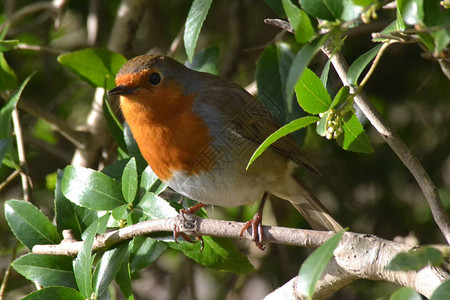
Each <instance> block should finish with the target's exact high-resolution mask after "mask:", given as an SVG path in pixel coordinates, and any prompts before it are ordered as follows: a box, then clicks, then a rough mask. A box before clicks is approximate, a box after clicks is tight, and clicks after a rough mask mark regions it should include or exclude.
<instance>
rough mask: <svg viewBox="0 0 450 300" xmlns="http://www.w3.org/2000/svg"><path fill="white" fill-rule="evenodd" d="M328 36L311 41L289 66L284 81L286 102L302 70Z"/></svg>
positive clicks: (292, 92)
mask: <svg viewBox="0 0 450 300" xmlns="http://www.w3.org/2000/svg"><path fill="white" fill-rule="evenodd" d="M327 38H328V35H327V34H326V35H324V36H322V37H319V38H317V39H315V40H313V41H312V42H311V43H309V44H306V45H305V46H303V47H302V49H300V51H299V52H298V53H297V55H296V56H295V58H294V61H293V62H292V64H291V67H290V69H289V74H288V77H287V79H286V95H285V97H286V101H288V100H290V99H291V98H292V96H293V95H294V87H295V85H296V84H297V81H298V79H299V78H300V76H301V75H302V73H303V70H304V69H305V68H306V66H307V65H308V64H309V62H310V61H311V59H312V58H313V57H314V55H315V54H316V53H317V51H318V50H319V48H320V46H322V44H323V43H324V42H325V41H326V39H327Z"/></svg>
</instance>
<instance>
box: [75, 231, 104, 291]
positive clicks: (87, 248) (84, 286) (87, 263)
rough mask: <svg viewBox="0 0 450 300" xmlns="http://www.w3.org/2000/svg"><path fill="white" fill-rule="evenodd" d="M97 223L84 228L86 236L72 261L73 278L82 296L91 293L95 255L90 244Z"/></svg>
mask: <svg viewBox="0 0 450 300" xmlns="http://www.w3.org/2000/svg"><path fill="white" fill-rule="evenodd" d="M98 228H99V224H98V223H97V224H96V226H94V227H92V228H91V229H90V230H86V232H85V233H86V236H85V239H84V243H83V246H82V247H81V250H80V252H78V255H77V258H76V259H75V261H74V265H73V271H74V273H75V280H76V282H77V286H78V289H79V290H80V292H81V294H83V296H84V298H86V299H88V298H90V296H91V294H92V291H93V289H92V265H93V263H94V257H95V255H92V245H93V243H94V239H95V234H96V233H97V231H98Z"/></svg>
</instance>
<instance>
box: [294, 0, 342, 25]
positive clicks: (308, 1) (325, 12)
mask: <svg viewBox="0 0 450 300" xmlns="http://www.w3.org/2000/svg"><path fill="white" fill-rule="evenodd" d="M332 1H336V2H340V0H329V1H326V0H300V5H301V6H302V8H303V9H304V10H305V11H306V12H307V13H308V14H309V15H311V16H313V17H316V18H319V19H322V20H328V21H335V20H336V17H335V16H334V15H333V12H332V11H331V10H330V8H335V6H333V5H332ZM329 5H332V7H328V6H329ZM337 7H338V6H336V8H337ZM335 13H337V12H335Z"/></svg>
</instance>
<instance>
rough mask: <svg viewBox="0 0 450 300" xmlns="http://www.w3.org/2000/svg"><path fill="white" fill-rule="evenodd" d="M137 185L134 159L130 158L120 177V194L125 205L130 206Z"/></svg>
mask: <svg viewBox="0 0 450 300" xmlns="http://www.w3.org/2000/svg"><path fill="white" fill-rule="evenodd" d="M137 185H138V175H137V168H136V159H135V158H134V157H132V158H131V159H130V161H129V162H128V163H127V165H126V166H125V169H124V170H123V175H122V194H123V197H124V198H125V201H127V203H129V204H131V203H133V201H134V197H136V192H137Z"/></svg>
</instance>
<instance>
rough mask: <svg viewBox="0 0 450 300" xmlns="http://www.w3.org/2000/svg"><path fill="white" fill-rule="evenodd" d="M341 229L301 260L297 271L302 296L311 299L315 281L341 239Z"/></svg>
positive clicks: (298, 286)
mask: <svg viewBox="0 0 450 300" xmlns="http://www.w3.org/2000/svg"><path fill="white" fill-rule="evenodd" d="M343 234H344V232H343V231H341V232H338V233H336V234H335V235H333V236H332V237H331V238H329V239H328V240H327V241H326V242H325V243H323V244H322V245H321V246H320V247H319V248H317V249H316V250H314V252H313V253H312V254H311V255H310V256H309V257H308V258H307V259H306V260H305V261H304V262H303V265H302V267H301V268H300V272H299V273H298V275H299V279H298V285H297V288H298V291H300V294H301V295H302V296H305V297H306V298H308V299H312V296H313V294H314V288H315V286H316V284H317V281H318V280H319V279H320V277H321V276H322V273H323V271H325V268H326V267H327V265H328V262H329V261H330V260H331V258H332V257H333V251H334V249H336V248H337V246H338V245H339V242H340V241H341V239H342V235H343Z"/></svg>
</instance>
